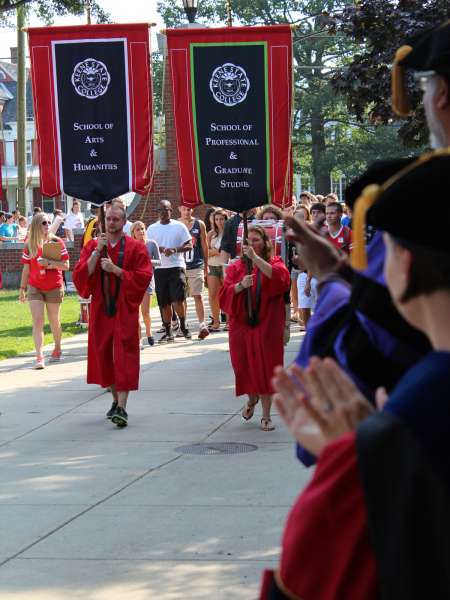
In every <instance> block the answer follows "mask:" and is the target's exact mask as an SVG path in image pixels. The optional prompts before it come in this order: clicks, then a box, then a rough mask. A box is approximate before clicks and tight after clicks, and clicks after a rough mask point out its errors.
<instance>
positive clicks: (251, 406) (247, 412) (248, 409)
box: [241, 396, 259, 421]
mask: <svg viewBox="0 0 450 600" xmlns="http://www.w3.org/2000/svg"><path fill="white" fill-rule="evenodd" d="M258 402H259V396H257V397H256V402H250V400H248V402H247V404H246V405H245V406H244V410H243V411H242V413H241V414H242V418H243V419H244V421H250V419H251V418H252V417H253V415H254V413H255V406H256V405H257V404H258Z"/></svg>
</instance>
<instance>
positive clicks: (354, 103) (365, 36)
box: [332, 0, 450, 147]
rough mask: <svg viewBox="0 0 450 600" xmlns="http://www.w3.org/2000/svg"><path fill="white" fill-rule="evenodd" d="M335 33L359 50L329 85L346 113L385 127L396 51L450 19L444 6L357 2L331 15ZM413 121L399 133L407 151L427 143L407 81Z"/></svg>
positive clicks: (430, 1)
mask: <svg viewBox="0 0 450 600" xmlns="http://www.w3.org/2000/svg"><path fill="white" fill-rule="evenodd" d="M333 17H334V18H333V23H334V28H335V29H336V30H337V31H338V32H339V33H341V34H344V35H345V36H347V37H348V38H349V39H351V40H353V41H354V42H357V44H358V46H359V49H358V51H357V52H356V53H355V55H354V56H353V57H352V59H351V61H350V62H349V64H348V65H347V68H346V69H345V70H341V71H339V72H337V73H336V74H335V76H334V77H333V79H332V83H333V86H334V89H335V90H336V91H337V92H339V93H340V94H342V95H344V96H345V98H346V101H347V108H348V110H349V111H350V112H351V113H352V114H354V115H355V117H356V118H357V119H358V120H359V121H362V120H364V119H365V118H366V116H367V115H369V118H370V119H371V121H372V122H374V123H389V122H391V121H392V119H393V118H394V114H393V113H392V110H391V104H390V98H391V87H390V86H391V65H392V61H393V58H394V55H395V51H396V50H397V48H398V47H399V46H401V45H403V44H405V43H408V41H410V40H412V39H414V37H416V36H417V35H418V34H420V33H422V32H423V31H425V30H426V29H429V28H431V27H436V26H437V25H439V24H440V23H442V22H444V21H446V20H447V19H448V18H449V17H450V7H449V3H448V0H395V1H393V0H360V1H359V2H355V3H354V4H353V5H349V6H347V7H346V8H345V9H344V10H343V11H341V12H339V13H336V14H335V15H333ZM410 95H411V99H412V106H413V108H414V109H415V112H414V115H413V116H412V117H410V118H408V119H407V120H406V121H403V122H402V125H401V127H399V128H398V134H399V138H400V139H401V141H402V142H403V143H404V144H406V145H408V146H416V147H417V146H420V145H422V144H424V143H426V141H427V139H428V132H427V128H426V124H425V117H424V113H423V109H422V107H421V94H420V92H419V91H418V90H417V88H416V87H415V86H414V83H413V80H412V79H411V81H410Z"/></svg>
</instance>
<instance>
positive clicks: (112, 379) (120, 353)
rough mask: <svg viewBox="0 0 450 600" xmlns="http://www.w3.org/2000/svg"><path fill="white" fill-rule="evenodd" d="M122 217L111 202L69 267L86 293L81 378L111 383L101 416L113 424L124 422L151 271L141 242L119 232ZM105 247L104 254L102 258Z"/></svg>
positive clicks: (136, 370)
mask: <svg viewBox="0 0 450 600" xmlns="http://www.w3.org/2000/svg"><path fill="white" fill-rule="evenodd" d="M125 223H126V213H125V211H124V210H123V208H121V207H119V206H113V207H111V208H110V209H109V210H108V211H107V213H106V233H103V234H100V235H99V237H98V238H97V239H93V240H91V241H90V242H89V243H88V244H86V246H85V247H84V248H83V249H82V251H81V256H80V261H79V262H78V264H77V265H76V267H75V271H74V273H73V281H74V283H75V285H76V287H77V289H78V292H79V293H80V295H81V296H83V297H84V298H88V297H89V296H92V301H91V312H90V323H89V337H88V370H87V382H88V383H97V384H99V385H101V386H102V387H109V388H110V389H111V392H112V395H113V403H112V406H111V409H110V410H109V411H108V413H107V415H106V416H107V418H108V419H111V420H112V421H113V423H115V424H116V425H117V426H118V427H124V426H126V425H127V424H128V415H127V412H126V404H127V399H128V394H129V392H130V390H137V389H138V384H139V335H138V325H139V306H140V304H141V302H142V298H143V297H144V294H145V290H146V289H147V287H148V285H149V283H150V280H151V277H152V266H151V262H150V258H149V256H148V252H147V249H146V247H145V244H141V243H140V242H138V241H136V240H134V239H132V238H131V237H129V236H127V235H125V234H124V232H123V227H124V225H125ZM105 247H106V249H107V257H103V258H102V253H103V249H104V248H105ZM105 273H106V274H107V278H106V281H105V277H104V274H105ZM108 288H109V289H108ZM105 291H107V292H108V294H105ZM106 296H107V297H109V301H108V302H106V301H105V297H106Z"/></svg>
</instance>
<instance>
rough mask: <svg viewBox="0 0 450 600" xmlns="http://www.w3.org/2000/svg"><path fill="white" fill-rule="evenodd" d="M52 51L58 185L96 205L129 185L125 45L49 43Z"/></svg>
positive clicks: (69, 193)
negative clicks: (59, 183)
mask: <svg viewBox="0 0 450 600" xmlns="http://www.w3.org/2000/svg"><path fill="white" fill-rule="evenodd" d="M53 53H54V77H55V81H56V86H57V90H56V92H57V94H56V98H57V114H58V116H59V119H58V122H59V131H58V135H59V142H60V143H59V147H60V149H61V151H60V165H59V172H60V178H61V188H62V190H63V191H64V192H65V193H66V194H68V195H70V196H74V197H76V198H82V199H84V200H89V201H90V202H93V203H94V204H101V203H102V202H104V201H105V200H108V199H111V198H114V197H116V196H120V194H123V193H126V192H127V191H128V190H129V189H131V187H132V186H131V169H130V162H129V161H130V139H129V137H130V123H129V98H128V86H127V79H128V77H127V68H128V60H127V56H126V43H125V41H121V40H112V41H107V40H100V41H88V42H83V41H76V42H75V43H70V42H65V41H64V42H61V43H59V42H54V43H53ZM87 174H89V177H88V178H87V177H86V175H87Z"/></svg>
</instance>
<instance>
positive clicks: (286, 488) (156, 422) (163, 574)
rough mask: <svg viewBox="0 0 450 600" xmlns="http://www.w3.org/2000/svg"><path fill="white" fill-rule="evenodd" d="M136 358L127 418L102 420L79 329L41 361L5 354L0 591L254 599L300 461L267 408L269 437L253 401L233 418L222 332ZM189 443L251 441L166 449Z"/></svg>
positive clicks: (102, 405) (300, 482) (67, 596)
mask: <svg viewBox="0 0 450 600" xmlns="http://www.w3.org/2000/svg"><path fill="white" fill-rule="evenodd" d="M154 312H155V313H156V314H157V311H154ZM189 312H190V316H192V307H191V305H190V311H189ZM190 320H192V319H190ZM156 321H157V320H156V319H155V323H156ZM157 322H158V323H159V321H157ZM296 329H298V328H296ZM299 342H300V334H299V333H296V334H294V335H293V337H292V341H291V343H290V344H289V346H288V347H287V350H286V363H289V362H290V361H291V360H292V359H293V358H294V355H295V353H296V351H297V349H298V346H299ZM141 360H142V365H141V389H140V390H139V392H135V393H133V394H132V395H131V398H130V402H129V416H130V425H129V427H128V428H126V429H124V430H118V429H117V428H116V427H115V426H113V425H112V424H111V423H110V422H109V421H107V420H106V419H105V418H104V414H105V411H106V410H107V409H108V408H109V406H110V402H111V397H110V395H109V394H106V393H103V392H102V391H101V390H100V389H99V388H98V387H97V386H93V385H87V384H86V383H85V371H86V335H85V334H83V335H79V336H76V337H74V338H71V339H69V340H67V341H66V342H64V361H63V362H62V363H61V364H56V365H49V366H48V367H47V368H46V369H45V370H44V371H33V370H31V369H30V367H31V365H32V363H33V358H32V357H31V356H28V357H21V358H15V359H10V360H5V361H2V362H0V375H1V382H2V383H1V389H2V390H3V391H2V392H1V393H0V411H1V413H2V415H1V416H0V461H1V463H0V464H1V486H0V527H1V538H0V539H1V541H0V598H1V599H2V600H10V599H15V600H29V599H33V600H41V599H42V600H63V599H64V600H75V599H76V600H119V599H120V600H123V599H125V600H144V599H145V600H147V599H158V600H182V599H184V598H190V599H194V600H210V599H211V598H214V599H215V600H224V599H227V600H229V599H233V600H235V599H236V600H253V599H255V598H256V597H257V591H258V586H259V579H260V574H261V571H262V569H263V568H264V567H266V566H271V565H275V564H276V562H277V557H278V551H279V546H278V544H279V538H280V533H281V530H282V526H283V523H284V520H285V518H286V514H287V511H288V509H289V507H290V505H291V504H292V502H293V500H294V498H295V497H296V495H297V493H298V492H299V490H300V489H301V488H303V487H304V485H305V483H306V482H307V480H308V479H309V477H310V473H309V472H308V471H307V470H306V469H303V468H302V467H301V466H300V465H299V463H298V462H297V461H296V459H295V457H294V450H293V443H292V440H291V439H290V436H289V434H288V433H287V432H286V431H285V430H284V428H283V426H282V424H281V423H280V420H279V419H278V417H276V416H275V417H274V422H275V425H276V426H277V429H276V431H274V432H271V433H266V432H262V431H260V430H259V418H258V415H259V411H260V408H259V407H258V410H257V413H256V414H255V418H254V419H253V421H250V422H248V423H245V422H243V420H242V419H241V417H240V410H241V408H242V405H243V400H241V399H236V398H235V397H234V391H233V390H234V388H233V383H234V381H233V374H232V370H231V366H230V362H229V353H228V341H227V336H226V333H220V334H214V335H210V336H209V337H208V338H207V339H206V340H204V341H202V342H201V341H199V340H197V339H196V336H194V337H193V340H192V341H191V342H188V341H186V340H177V341H176V343H174V344H171V345H169V346H159V347H158V346H155V347H153V348H148V347H146V348H145V349H144V350H143V351H142V353H141ZM197 442H208V443H213V442H245V443H249V444H255V445H256V446H257V450H256V451H254V452H250V453H246V454H233V455H229V454H228V455H212V456H211V455H210V456H208V455H206V456H198V455H197V456H196V455H185V454H182V453H180V452H179V451H178V450H177V448H178V447H179V446H182V445H185V444H190V443H197Z"/></svg>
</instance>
